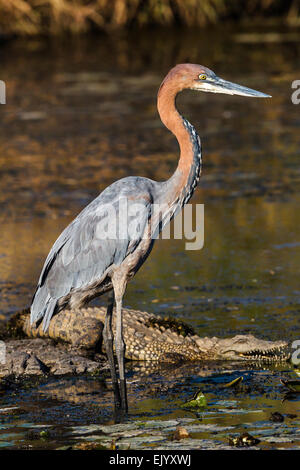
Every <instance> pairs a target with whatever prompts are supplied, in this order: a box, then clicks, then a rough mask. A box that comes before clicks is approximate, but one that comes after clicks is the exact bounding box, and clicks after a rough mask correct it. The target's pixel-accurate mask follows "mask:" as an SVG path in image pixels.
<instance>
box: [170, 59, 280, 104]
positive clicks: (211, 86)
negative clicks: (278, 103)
mask: <svg viewBox="0 0 300 470" xmlns="http://www.w3.org/2000/svg"><path fill="white" fill-rule="evenodd" d="M166 81H170V82H171V83H173V85H174V87H176V88H177V91H178V92H179V91H182V90H184V89H191V90H197V91H206V92H209V93H225V94H228V95H241V96H252V97H256V98H270V97H271V96H270V95H266V94H265V93H261V92H260V91H256V90H252V89H251V88H247V87H245V86H242V85H237V84H236V83H232V82H228V81H227V80H223V79H222V78H220V77H218V76H217V75H216V74H215V73H214V72H213V71H212V70H210V69H208V68H207V67H204V66H203V65H197V64H179V65H176V66H175V67H174V68H173V69H171V70H170V72H169V73H168V75H167V76H166V78H165V80H164V82H163V83H162V85H163V84H164V83H165V82H166Z"/></svg>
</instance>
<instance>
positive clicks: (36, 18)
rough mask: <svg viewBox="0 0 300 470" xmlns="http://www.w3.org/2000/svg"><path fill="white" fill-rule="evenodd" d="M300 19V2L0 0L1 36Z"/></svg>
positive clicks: (265, 0)
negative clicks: (264, 17) (258, 18)
mask: <svg viewBox="0 0 300 470" xmlns="http://www.w3.org/2000/svg"><path fill="white" fill-rule="evenodd" d="M257 16H258V17H262V16H277V17H278V16H280V17H282V18H285V19H286V20H287V21H290V22H295V20H297V21H299V18H300V5H299V1H298V0H244V1H243V2H240V0H0V33H3V34H17V35H37V34H60V33H65V32H69V33H82V32H86V31H89V30H99V29H100V30H113V29H120V28H124V27H128V26H132V25H134V26H143V25H153V24H159V25H174V24H184V25H187V26H200V27H201V26H205V25H206V24H210V23H217V22H219V21H223V20H226V19H233V20H239V19H243V18H246V17H257Z"/></svg>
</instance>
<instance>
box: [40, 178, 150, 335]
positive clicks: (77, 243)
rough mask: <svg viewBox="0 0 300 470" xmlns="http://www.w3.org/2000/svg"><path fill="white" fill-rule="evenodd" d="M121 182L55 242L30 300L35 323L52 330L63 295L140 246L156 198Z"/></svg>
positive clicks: (89, 281) (92, 279)
mask: <svg viewBox="0 0 300 470" xmlns="http://www.w3.org/2000/svg"><path fill="white" fill-rule="evenodd" d="M114 186H116V187H115V188H113V187H114ZM119 186H120V185H119ZM119 186H118V185H116V183H115V184H114V185H112V186H110V187H109V188H107V190H105V191H104V192H103V193H102V194H100V196H98V198H96V199H95V200H94V201H93V202H92V203H91V204H89V206H87V207H86V208H85V209H84V210H83V211H82V212H81V213H80V214H79V215H78V216H77V218H76V219H75V220H74V221H73V222H72V223H71V224H70V225H69V226H68V227H67V228H66V229H65V230H64V231H63V232H62V234H61V235H60V236H59V238H58V239H57V240H56V242H55V243H54V245H53V247H52V249H51V251H50V253H49V255H48V257H47V259H46V261H45V264H44V267H43V270H42V272H41V275H40V279H39V283H38V287H37V290H36V293H35V296H34V298H33V302H32V305H31V322H32V323H34V322H37V321H39V320H40V319H42V318H43V328H44V329H47V327H48V325H49V322H50V319H51V316H52V315H53V313H54V311H55V308H56V305H57V301H58V300H59V299H60V298H61V297H64V296H66V295H67V294H69V293H70V292H71V291H72V290H74V289H78V288H83V287H88V286H89V285H91V284H93V283H94V282H95V281H97V280H101V277H102V276H103V274H104V273H105V271H106V270H107V269H108V268H109V267H110V266H111V265H113V264H115V265H119V264H121V263H122V261H123V260H124V259H125V258H126V256H128V255H129V254H130V253H132V252H133V251H134V250H135V248H136V247H137V246H138V244H139V242H140V240H141V238H142V236H143V233H144V230H145V227H146V224H147V221H148V220H149V217H150V213H151V204H150V202H151V198H150V197H149V194H148V193H147V191H143V190H142V188H136V187H131V186H130V187H129V188H128V187H127V188H126V187H125V188H126V189H124V188H123V187H122V185H121V186H120V187H119ZM110 188H113V189H114V191H109V189H110ZM116 190H117V191H116ZM122 201H123V202H122ZM124 205H126V210H125V208H124ZM127 215H128V216H127Z"/></svg>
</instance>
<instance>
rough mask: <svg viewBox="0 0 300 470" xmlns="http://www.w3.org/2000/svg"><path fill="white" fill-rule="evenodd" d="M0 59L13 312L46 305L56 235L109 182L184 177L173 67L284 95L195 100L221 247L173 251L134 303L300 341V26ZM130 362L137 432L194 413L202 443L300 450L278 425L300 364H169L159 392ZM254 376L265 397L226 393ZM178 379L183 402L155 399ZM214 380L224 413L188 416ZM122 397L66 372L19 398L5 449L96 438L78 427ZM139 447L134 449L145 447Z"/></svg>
mask: <svg viewBox="0 0 300 470" xmlns="http://www.w3.org/2000/svg"><path fill="white" fill-rule="evenodd" d="M269 32H271V33H272V32H273V31H272V30H270V31H269ZM272 37H273V39H272ZM270 38H271V39H272V40H270ZM0 54H1V64H2V67H1V77H0V78H1V79H2V80H5V82H6V85H7V105H5V106H1V109H0V111H1V124H2V125H1V129H0V181H1V183H0V224H1V231H0V316H1V318H5V317H7V316H8V315H9V314H10V313H12V312H15V311H17V310H18V309H20V308H23V307H24V306H27V305H28V304H29V302H30V299H31V296H32V293H33V291H34V287H35V284H36V281H37V278H38V275H39V272H40V270H41V267H42V264H43V261H44V258H45V256H46V255H47V253H48V250H49V248H50V247H51V245H52V243H53V242H54V240H55V239H56V237H57V236H58V235H59V233H60V232H61V230H62V229H63V228H64V227H65V226H66V225H67V224H68V223H69V222H70V221H71V220H72V219H73V217H74V216H75V215H76V214H77V213H78V212H79V211H80V210H81V209H82V208H83V207H84V206H85V205H86V204H87V203H88V202H89V201H90V200H92V199H93V198H94V197H95V196H96V195H97V194H98V192H99V191H100V190H101V189H103V188H104V187H105V186H107V185H108V184H110V183H111V182H112V181H114V180H115V179H117V178H120V177H123V176H126V175H141V176H146V177H149V178H153V179H156V180H163V179H166V178H167V177H168V176H169V175H170V174H171V173H172V172H173V171H174V169H175V167H176V162H177V156H178V149H177V144H176V141H175V140H174V138H173V137H172V135H171V134H170V133H169V132H168V131H167V130H166V129H164V128H163V126H162V125H161V123H160V121H159V118H158V115H157V112H156V104H155V98H156V92H157V88H158V86H159V84H160V81H161V79H162V77H163V76H164V74H165V73H166V72H167V70H168V69H169V68H170V67H171V66H172V65H174V64H175V63H179V62H183V61H189V62H195V63H202V64H205V65H207V66H208V67H210V68H213V69H214V71H215V72H216V73H217V74H218V75H220V76H222V77H224V78H226V79H229V80H232V81H236V82H238V83H241V84H245V85H247V86H250V87H253V88H256V89H258V90H260V91H264V92H266V93H270V94H271V95H272V96H273V98H272V100H255V99H247V98H242V97H230V96H222V95H216V96H215V95H213V94H200V93H199V94H195V93H192V92H185V93H183V94H182V95H181V96H180V97H179V99H178V107H179V108H180V110H181V112H182V114H184V116H185V117H187V118H188V119H189V120H190V121H191V122H192V123H193V124H194V125H195V127H196V128H197V129H198V131H199V134H200V136H201V137H202V144H203V159H204V166H203V175H202V179H201V184H200V187H199V189H198V190H197V192H196V194H195V196H194V197H193V202H195V203H197V202H198V203H203V204H205V244H204V248H203V249H202V250H200V251H196V252H195V251H186V250H185V249H184V248H185V241H180V240H160V241H158V242H157V243H156V246H155V248H154V250H153V252H152V254H151V257H150V258H149V260H148V261H147V263H146V264H145V266H144V267H143V268H142V270H141V271H140V272H139V273H138V275H137V276H136V278H135V279H134V280H133V281H132V282H131V284H130V286H129V288H128V291H127V294H126V299H125V304H126V306H129V307H132V308H140V309H145V310H148V311H152V312H154V313H160V314H162V313H163V314H168V315H170V314H171V315H173V316H177V317H178V318H181V319H184V320H186V321H188V322H189V323H190V324H192V325H193V326H194V327H195V329H196V330H197V332H198V333H199V334H200V335H217V336H226V335H233V334H235V333H248V332H250V331H251V332H253V333H254V334H255V335H256V336H259V337H264V338H268V339H273V340H275V339H279V338H283V339H286V340H288V341H292V340H295V339H298V338H299V321H298V316H299V309H300V302H299V295H300V287H299V269H300V268H299V266H300V219H299V217H298V211H299V203H300V195H299V194H300V193H299V189H300V169H299V148H300V132H299V128H300V120H299V109H300V108H299V106H300V105H298V106H296V105H293V104H292V102H291V92H292V90H291V82H292V81H293V80H296V79H299V78H300V61H299V55H300V33H299V32H297V31H294V32H293V35H292V36H291V35H290V34H289V32H288V31H282V32H280V34H277V36H275V37H274V35H273V36H272V35H271V36H269V40H268V41H266V40H265V36H264V35H262V34H261V31H259V30H255V31H254V30H247V31H246V30H240V31H239V30H237V29H236V30H235V31H234V32H232V31H230V30H229V31H227V32H226V31H225V32H224V31H223V30H222V31H221V30H210V31H204V30H203V31H194V32H193V31H192V32H183V33H182V34H178V32H176V33H173V32H166V31H156V32H155V33H153V32H152V33H149V32H139V33H132V34H130V35H127V36H126V37H125V36H116V37H98V38H94V37H90V38H84V39H82V40H80V41H79V40H78V41H76V40H74V41H72V42H70V41H69V42H67V41H65V42H63V41H59V42H55V41H53V42H51V43H46V42H43V41H39V40H36V39H33V40H27V41H25V40H22V41H15V42H13V43H10V44H3V45H1V49H0ZM101 302H102V300H101V299H100V300H99V301H98V303H101ZM228 367H229V366H228ZM128 368H129V369H130V380H131V381H132V385H131V386H130V390H131V392H130V393H131V394H132V395H131V396H132V398H130V400H131V402H132V406H131V408H130V415H129V424H130V425H133V424H132V423H136V422H139V423H140V424H139V426H140V427H142V426H143V423H145V422H146V421H147V422H148V421H151V420H153V419H159V420H163V421H166V422H167V421H168V420H169V421H170V420H174V419H178V420H183V421H182V423H183V422H184V419H187V418H190V419H192V418H193V419H192V421H189V422H188V421H187V422H186V423H185V425H186V426H188V425H189V426H194V428H193V431H191V439H195V441H194V444H190V445H191V446H192V445H194V446H197V445H200V444H199V442H200V440H203V442H206V444H205V445H207V446H208V447H209V446H211V445H214V446H218V445H223V444H224V443H226V445H227V440H226V439H227V437H226V436H227V435H228V434H229V433H231V434H235V433H238V432H241V431H243V430H248V431H249V430H250V431H251V433H252V434H254V435H257V436H258V437H259V436H260V438H261V436H263V439H262V440H263V444H262V445H263V446H266V447H268V446H273V447H295V446H298V445H299V441H297V439H296V438H295V436H296V437H297V429H298V428H297V419H296V420H295V419H289V418H287V417H286V419H285V421H284V423H283V424H281V425H278V424H276V425H275V424H274V423H271V422H270V421H269V416H270V413H271V412H273V411H280V412H281V413H283V414H284V415H287V414H296V415H298V413H299V405H298V403H299V402H298V401H297V397H292V398H290V397H289V399H287V400H285V401H283V403H282V399H283V396H284V393H285V392H284V388H283V386H282V385H281V384H280V379H281V378H283V377H289V376H290V375H291V376H292V377H293V373H292V372H290V368H289V366H285V367H283V368H279V369H274V370H271V369H266V370H263V369H259V368H258V369H255V370H252V369H250V370H248V369H247V370H244V369H241V368H240V366H235V367H233V368H229V369H228V370H227V369H224V368H223V369H218V370H217V371H215V370H209V371H208V372H207V374H205V377H204V378H203V377H202V375H203V371H202V369H200V370H199V368H198V369H197V368H194V369H193V368H191V367H190V368H187V369H186V370H184V373H182V374H181V375H180V374H178V377H174V375H172V371H170V370H168V369H163V370H159V371H157V370H154V371H152V372H151V375H147V377H148V379H147V380H148V381H149V386H150V391H149V390H148V391H147V390H142V389H141V387H139V385H136V384H137V383H138V382H139V379H140V377H141V376H142V374H144V371H143V370H141V369H142V368H141V367H139V366H134V367H133V366H128ZM239 375H243V376H244V380H245V383H247V384H248V385H249V387H250V388H251V387H252V388H251V392H249V393H246V394H245V393H244V394H243V393H241V394H239V395H234V396H232V395H231V392H229V391H227V392H226V393H225V392H224V390H223V389H219V388H218V387H217V384H218V382H219V381H221V382H222V380H224V381H226V380H228V381H230V379H232V378H235V377H237V376H239ZM261 382H263V385H262V387H261V390H260V392H258V391H257V387H256V386H255V384H257V383H261ZM161 383H165V384H167V392H166V391H163V390H161V391H160V392H159V391H158V392H156V394H155V398H153V396H151V390H152V389H153V387H154V389H155V387H159V384H161ZM153 384H154V385H153ZM82 387H83V388H84V390H85V391H84V392H83V391H82ZM86 387H88V389H87V391H86ZM197 387H201V388H202V389H203V391H204V392H205V393H206V394H207V397H208V403H209V404H208V409H207V410H206V411H205V412H204V414H202V415H201V416H200V417H199V416H196V417H195V416H193V415H192V416H191V413H190V412H185V411H182V409H180V408H179V404H180V403H181V402H182V401H184V400H186V399H187V398H188V397H189V396H190V395H191V394H192V393H193V391H195V389H197ZM58 390H60V392H59V393H58ZM155 390H156V389H155ZM83 393H84V396H85V400H84V404H83V403H82V402H81V401H80V399H79V398H78V397H80V396H82V394H83ZM136 393H139V395H138V396H139V397H140V400H139V401H138V402H137V403H136V400H134V397H136ZM149 394H150V395H149ZM76 397H77V398H76ZM110 399H111V395H110V392H108V391H107V387H106V383H105V382H104V383H103V382H101V381H100V380H99V378H97V379H95V378H80V379H74V378H69V379H64V380H61V381H58V379H55V380H54V379H53V380H50V382H47V383H46V384H45V383H42V384H39V386H38V387H37V388H36V390H35V392H34V393H33V392H32V391H31V389H30V388H29V389H28V387H27V388H26V387H25V388H23V389H21V392H20V391H18V392H16V391H15V392H14V393H10V394H4V395H2V397H1V406H2V410H4V411H3V419H2V424H0V445H1V446H2V447H4V448H5V447H17V448H20V447H22V446H33V447H43V448H44V447H49V448H56V447H58V446H62V445H65V444H69V443H70V442H71V443H74V439H75V441H76V439H77V441H79V440H80V439H83V436H86V434H85V433H86V431H82V428H78V432H76V430H75V431H74V429H73V428H71V426H75V427H76V426H87V425H89V424H98V425H100V426H101V425H103V424H104V423H111V422H112V413H111V401H110ZM12 407H16V408H12ZM5 408H9V409H8V410H6V411H5ZM95 410H96V412H95ZM0 411H1V409H0ZM1 416H2V414H1ZM95 416H96V418H95ZM298 416H299V415H298ZM194 420H196V422H194ZM200 421H201V423H202V424H207V427H206V428H201V426H200V424H199V423H200ZM151 422H152V421H151ZM57 423H58V425H57ZM141 423H142V424H141ZM54 424H55V425H56V426H54ZM127 424H128V423H127ZM169 424H170V423H169ZM46 425H47V426H49V429H50V430H52V431H53V433H52V434H51V433H50V437H49V436H48V437H47V438H44V439H41V438H40V437H39V436H38V437H37V436H36V435H35V434H34V432H35V431H34V430H35V429H38V432H40V431H41V430H42V429H44V428H42V426H46ZM213 425H215V426H216V428H215V429H214V428H213V427H211V426H213ZM149 426H150V425H148V427H149ZM172 426H173V427H174V423H173V425H172V422H171V424H170V425H169V426H168V425H166V426H165V428H164V427H163V426H162V427H161V428H159V433H160V434H159V435H160V438H159V439H157V440H155V438H154V437H153V435H152V434H153V433H152V434H151V432H152V431H151V432H150V433H148V434H147V433H145V435H143V434H142V435H141V438H140V439H137V437H136V441H134V442H133V443H131V448H134V447H135V446H143V445H144V446H146V447H147V446H152V447H153V446H154V447H155V446H157V447H161V446H167V445H172V444H167V443H168V442H170V441H169V433H170V432H171V431H172ZM195 426H196V427H195ZM197 426H198V428H197ZM199 426H200V427H199ZM224 427H225V429H223V428H224ZM227 427H229V429H227ZM1 429H2V430H1ZM47 429H48V428H47ZM80 429H81V431H82V433H81V434H80V432H81V431H80ZM134 429H135V427H134ZM139 429H140V428H139ZM164 429H165V430H166V431H164ZM29 431H30V432H31V431H32V433H33V434H31V435H30V436H31V438H30V439H28V432H29ZM52 431H51V432H52ZM54 431H55V432H54ZM101 432H102V431H101V430H100V431H99V429H98V431H97V432H96V434H97V435H99V433H100V434H101ZM112 432H113V430H112ZM124 432H125V431H124ZM72 433H74V434H72ZM90 434H91V433H90ZM133 434H134V433H133ZM30 436H29V437H30ZM70 436H71V437H70ZM151 436H152V437H151ZM272 436H273V437H272ZM274 436H275V437H274ZM276 436H277V441H276ZM142 438H143V439H142ZM298 438H299V434H298ZM86 439H88V438H87V437H86ZM94 439H96V438H95V436H94ZM122 439H123V441H124V440H125V441H124V442H125V444H124V446H125V447H126V439H128V437H127V438H126V436H125V437H124V436H123V438H122ZM122 439H121V440H122ZM272 439H273V443H272V442H270V441H272ZM274 439H275V441H274ZM280 439H281V441H280ZM77 441H76V442H77ZM104 441H105V440H104ZM293 441H294V442H293ZM120 445H121V444H120ZM122 445H123V444H122ZM186 445H188V444H186ZM224 445H225V444H224ZM127 447H128V445H127Z"/></svg>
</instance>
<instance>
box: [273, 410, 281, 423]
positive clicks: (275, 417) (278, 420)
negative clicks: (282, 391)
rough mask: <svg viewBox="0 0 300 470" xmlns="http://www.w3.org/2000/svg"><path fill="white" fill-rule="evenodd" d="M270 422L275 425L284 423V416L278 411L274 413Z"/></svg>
mask: <svg viewBox="0 0 300 470" xmlns="http://www.w3.org/2000/svg"><path fill="white" fill-rule="evenodd" d="M270 421H273V423H283V421H284V416H283V415H282V414H280V413H278V411H275V412H274V413H271V416H270Z"/></svg>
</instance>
